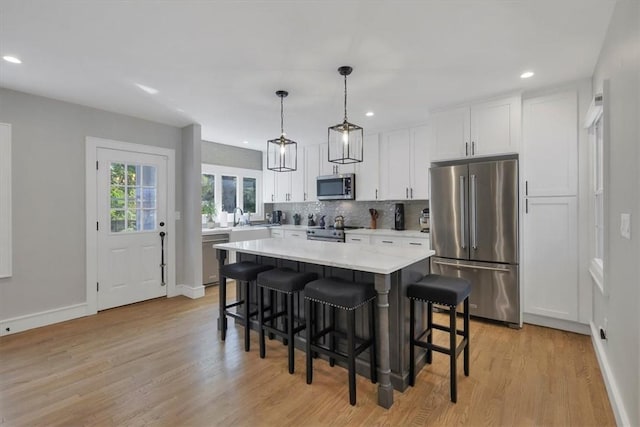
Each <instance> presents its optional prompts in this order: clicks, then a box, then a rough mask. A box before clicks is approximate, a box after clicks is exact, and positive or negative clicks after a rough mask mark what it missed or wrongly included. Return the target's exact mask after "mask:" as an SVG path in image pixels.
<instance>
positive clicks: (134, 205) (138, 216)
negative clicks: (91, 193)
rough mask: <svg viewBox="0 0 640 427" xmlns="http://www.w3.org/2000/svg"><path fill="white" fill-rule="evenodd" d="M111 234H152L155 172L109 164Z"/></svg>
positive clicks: (153, 167) (153, 168)
mask: <svg viewBox="0 0 640 427" xmlns="http://www.w3.org/2000/svg"><path fill="white" fill-rule="evenodd" d="M110 176H111V178H110V185H109V187H110V199H111V200H110V208H111V209H110V222H111V232H112V233H120V232H134V231H153V230H155V229H156V217H157V194H158V188H157V169H156V167H155V166H144V165H140V164H127V163H111V174H110Z"/></svg>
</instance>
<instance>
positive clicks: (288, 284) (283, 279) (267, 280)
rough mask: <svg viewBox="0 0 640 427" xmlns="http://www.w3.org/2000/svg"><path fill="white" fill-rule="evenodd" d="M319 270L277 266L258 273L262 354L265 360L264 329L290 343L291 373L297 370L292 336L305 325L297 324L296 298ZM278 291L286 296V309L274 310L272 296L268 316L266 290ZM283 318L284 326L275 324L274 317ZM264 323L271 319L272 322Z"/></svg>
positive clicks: (288, 344)
mask: <svg viewBox="0 0 640 427" xmlns="http://www.w3.org/2000/svg"><path fill="white" fill-rule="evenodd" d="M317 278H318V275H317V274H316V273H300V272H297V271H295V270H292V269H290V268H275V269H273V270H269V271H264V272H262V273H260V274H258V279H257V283H258V322H259V325H260V326H259V333H260V357H261V358H262V359H264V357H265V355H266V348H265V339H264V335H265V334H264V333H265V331H269V332H271V333H273V334H275V335H277V336H279V337H282V339H283V342H284V343H285V344H287V346H288V350H289V373H290V374H293V372H294V357H293V352H294V341H293V336H294V335H295V334H297V333H298V332H300V331H301V330H303V329H304V328H305V327H306V325H305V323H304V322H301V321H299V322H298V326H294V320H295V314H294V310H293V309H294V306H293V297H294V295H295V294H297V293H298V292H300V291H302V290H303V289H304V285H306V284H307V283H309V282H311V281H312V280H316V279H317ZM265 289H267V290H270V291H275V292H276V293H278V294H280V295H282V296H283V297H284V304H283V310H281V311H278V312H275V311H276V310H275V307H276V301H275V298H273V297H272V298H271V302H270V306H271V310H269V312H270V313H269V316H267V317H265V312H266V311H267V309H266V308H265V305H264V290H265ZM281 317H284V324H283V329H278V328H277V327H275V326H274V325H275V322H274V321H275V320H276V319H278V318H281ZM265 322H270V324H269V325H267V324H265Z"/></svg>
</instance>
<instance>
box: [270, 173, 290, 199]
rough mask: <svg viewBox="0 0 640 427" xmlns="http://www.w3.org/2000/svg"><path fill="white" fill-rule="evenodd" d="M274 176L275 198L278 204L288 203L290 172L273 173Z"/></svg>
mask: <svg viewBox="0 0 640 427" xmlns="http://www.w3.org/2000/svg"><path fill="white" fill-rule="evenodd" d="M274 174H275V176H276V197H275V199H276V200H275V201H276V202H278V203H281V202H288V201H289V194H291V174H292V172H274Z"/></svg>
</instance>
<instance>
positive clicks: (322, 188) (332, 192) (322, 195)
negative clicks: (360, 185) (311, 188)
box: [316, 173, 356, 200]
mask: <svg viewBox="0 0 640 427" xmlns="http://www.w3.org/2000/svg"><path fill="white" fill-rule="evenodd" d="M316 184H317V186H316V189H317V196H318V200H354V199H355V198H356V176H355V174H352V173H343V174H339V175H324V176H319V177H318V178H317V180H316Z"/></svg>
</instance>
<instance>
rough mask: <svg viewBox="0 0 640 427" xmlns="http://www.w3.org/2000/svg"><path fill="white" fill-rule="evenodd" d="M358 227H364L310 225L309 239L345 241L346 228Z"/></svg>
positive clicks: (353, 228) (308, 229)
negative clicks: (339, 227) (341, 227)
mask: <svg viewBox="0 0 640 427" xmlns="http://www.w3.org/2000/svg"><path fill="white" fill-rule="evenodd" d="M356 228H362V227H344V228H343V229H338V228H334V227H328V228H322V227H309V228H307V240H321V241H323V242H338V243H344V240H345V234H344V232H345V230H355V229H356Z"/></svg>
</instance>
